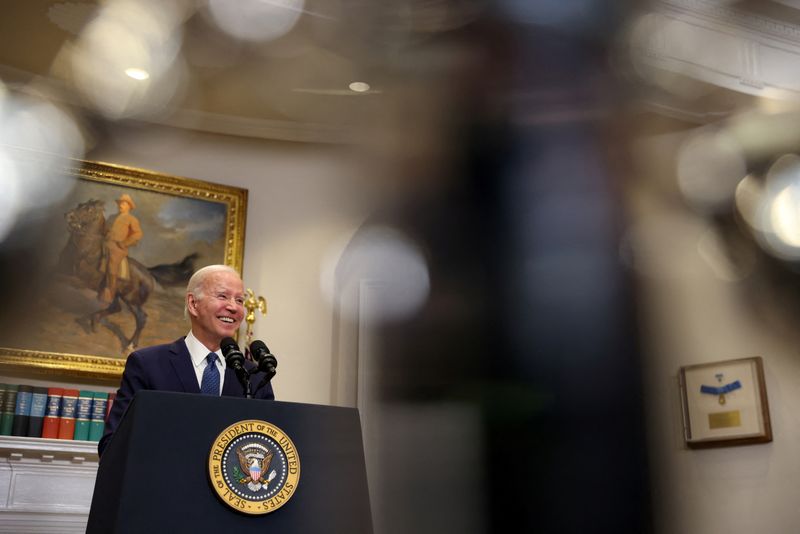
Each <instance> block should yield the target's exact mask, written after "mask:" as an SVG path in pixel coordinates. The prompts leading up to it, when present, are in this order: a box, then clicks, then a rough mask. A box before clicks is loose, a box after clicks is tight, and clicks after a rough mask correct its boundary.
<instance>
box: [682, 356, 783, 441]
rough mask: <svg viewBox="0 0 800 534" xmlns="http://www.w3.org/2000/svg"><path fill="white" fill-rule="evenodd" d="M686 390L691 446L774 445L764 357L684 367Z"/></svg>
mask: <svg viewBox="0 0 800 534" xmlns="http://www.w3.org/2000/svg"><path fill="white" fill-rule="evenodd" d="M680 386H681V400H682V404H683V420H684V437H685V441H686V445H687V446H688V447H690V448H693V449H694V448H709V447H727V446H732V445H748V444H753V443H767V442H770V441H772V425H771V423H770V417H769V405H768V402H767V388H766V384H765V382H764V363H763V361H762V359H761V357H759V356H757V357H753V358H744V359H738V360H728V361H722V362H715V363H707V364H701V365H690V366H686V367H682V368H681V371H680Z"/></svg>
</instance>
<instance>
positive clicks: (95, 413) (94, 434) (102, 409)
mask: <svg viewBox="0 0 800 534" xmlns="http://www.w3.org/2000/svg"><path fill="white" fill-rule="evenodd" d="M107 404H108V393H102V392H100V391H95V393H94V404H93V405H92V422H91V423H90V424H89V441H100V438H102V437H103V431H104V430H105V426H106V405H107Z"/></svg>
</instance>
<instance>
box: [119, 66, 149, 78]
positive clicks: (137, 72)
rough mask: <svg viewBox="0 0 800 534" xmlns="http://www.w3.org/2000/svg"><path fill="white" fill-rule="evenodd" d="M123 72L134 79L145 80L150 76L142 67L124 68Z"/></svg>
mask: <svg viewBox="0 0 800 534" xmlns="http://www.w3.org/2000/svg"><path fill="white" fill-rule="evenodd" d="M125 74H127V75H128V76H130V77H131V78H133V79H134V80H146V79H147V78H149V77H150V73H149V72H147V71H146V70H143V69H137V68H135V67H131V68H128V69H125Z"/></svg>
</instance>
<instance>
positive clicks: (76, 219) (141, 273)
mask: <svg viewBox="0 0 800 534" xmlns="http://www.w3.org/2000/svg"><path fill="white" fill-rule="evenodd" d="M103 206H104V202H103V201H100V200H87V201H86V202H82V203H80V204H78V206H77V207H76V208H74V209H72V210H70V211H69V212H67V213H66V215H65V217H66V220H67V228H68V229H69V232H70V237H69V241H68V242H67V244H66V246H65V247H64V249H63V250H62V251H61V254H60V256H59V270H61V271H62V272H65V273H67V274H70V275H73V276H76V277H77V278H78V279H79V280H80V281H81V282H82V283H83V284H84V285H86V287H89V288H91V289H93V290H95V291H97V290H98V289H99V288H100V285H101V284H102V282H103V279H104V273H103V271H102V270H101V261H102V256H103V239H104V238H105V234H106V218H105V214H104V210H103ZM197 256H198V255H197V254H189V255H188V256H186V257H185V258H183V260H181V261H179V262H176V263H172V264H164V265H157V266H155V267H145V266H144V265H142V264H141V263H139V262H138V261H136V260H135V259H133V258H130V257H129V258H128V262H129V271H130V277H129V278H128V279H120V280H119V281H118V283H117V289H116V294H115V295H113V300H112V301H111V303H110V304H109V305H108V307H106V308H104V309H101V310H99V311H96V312H94V313H90V314H88V315H85V316H82V317H79V318H78V319H77V321H78V323H79V324H80V325H81V326H83V327H84V328H85V329H87V330H91V331H92V332H94V331H96V328H97V324H98V323H100V324H103V325H104V326H106V327H107V328H109V329H110V330H112V331H113V332H115V333H116V334H117V336H118V337H119V338H120V342H121V343H122V347H123V350H133V349H135V348H136V347H137V346H138V344H139V336H140V335H141V333H142V330H143V329H144V327H145V324H146V322H147V314H146V313H145V311H144V309H143V306H144V303H145V302H147V299H148V298H149V297H150V293H152V292H153V289H154V288H155V283H156V281H158V283H159V284H161V285H163V286H177V285H185V284H186V282H188V280H189V278H190V277H191V275H192V273H193V272H194V261H195V260H196V259H197ZM122 304H125V306H126V307H127V308H128V310H129V311H130V312H131V313H132V314H133V316H134V317H135V319H136V328H135V330H134V332H133V334H132V335H131V337H130V338H128V337H126V336H125V335H124V334H123V333H122V332H121V329H119V328H116V329H115V328H113V327H112V325H111V324H109V323H108V321H107V320H106V317H108V316H109V315H113V314H115V313H118V312H120V311H122ZM114 326H116V325H114Z"/></svg>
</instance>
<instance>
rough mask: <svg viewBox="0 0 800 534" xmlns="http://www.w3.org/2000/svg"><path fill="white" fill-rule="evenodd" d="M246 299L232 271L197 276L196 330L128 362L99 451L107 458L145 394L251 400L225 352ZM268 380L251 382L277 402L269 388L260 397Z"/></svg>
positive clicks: (213, 268) (190, 299) (191, 287)
mask: <svg viewBox="0 0 800 534" xmlns="http://www.w3.org/2000/svg"><path fill="white" fill-rule="evenodd" d="M245 298H246V297H245V293H244V284H243V282H242V279H241V277H240V276H239V273H237V272H236V271H235V270H234V269H233V268H231V267H228V266H227V265H209V266H207V267H203V268H202V269H200V270H198V271H197V272H195V273H194V274H193V275H192V277H191V278H190V279H189V283H188V285H187V287H186V308H185V313H186V315H187V316H188V317H189V321H190V322H191V325H192V328H191V330H190V331H189V333H188V334H186V336H185V337H183V338H181V339H178V340H177V341H175V342H173V343H168V344H165V345H156V346H153V347H148V348H144V349H141V350H137V351H134V352H132V353H131V354H130V356H128V360H127V362H126V363H125V370H124V371H123V373H122V383H121V384H120V387H119V390H117V397H116V399H114V403H113V404H112V406H111V413H110V414H109V417H108V421H107V422H106V426H105V432H104V433H103V437H102V439H101V440H100V443H98V446H97V450H98V452H99V453H100V454H101V455H102V454H103V451H104V450H105V448H106V447H107V446H108V443H109V442H110V440H111V438H112V436H113V435H114V431H115V430H116V429H117V426H118V425H119V422H120V420H121V419H122V416H123V415H125V410H127V409H128V405H129V404H130V402H131V400H133V396H134V395H135V394H136V392H137V391H139V390H142V389H154V390H160V391H178V392H184V393H204V394H208V395H226V396H231V397H244V396H245V393H244V388H243V387H242V384H241V383H240V382H239V381H238V379H237V377H236V373H235V372H234V370H233V369H231V368H228V367H227V366H226V365H225V358H223V356H222V352H221V351H220V341H222V340H223V339H224V338H226V337H233V336H234V334H235V333H236V332H237V331H238V330H239V325H241V323H242V319H243V318H244V315H245V309H244V301H245ZM245 363H246V365H248V366H249V367H252V366H253V364H251V363H250V362H245ZM263 377H264V373H254V374H253V375H252V376H251V377H250V381H251V389H252V390H253V391H254V395H253V396H254V397H255V398H258V399H270V400H272V399H274V398H275V396H274V394H273V392H272V386H271V385H270V384H269V383H267V385H266V386H265V387H263V388H261V389H259V390H257V391H256V385H257V384H258V383H259V382H260V381H261V379H262V378H263ZM201 389H202V391H201Z"/></svg>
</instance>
